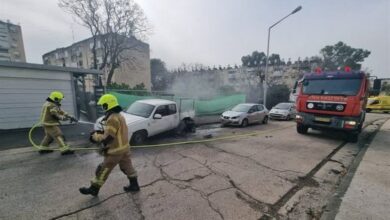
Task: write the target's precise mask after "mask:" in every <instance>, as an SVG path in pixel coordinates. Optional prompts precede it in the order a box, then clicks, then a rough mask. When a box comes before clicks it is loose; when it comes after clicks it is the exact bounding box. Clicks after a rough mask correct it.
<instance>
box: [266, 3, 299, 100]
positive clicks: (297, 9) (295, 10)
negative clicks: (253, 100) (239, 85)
mask: <svg viewBox="0 0 390 220" xmlns="http://www.w3.org/2000/svg"><path fill="white" fill-rule="evenodd" d="M301 9H302V6H298V7H297V8H296V9H294V11H292V12H291V13H290V14H288V15H286V16H285V17H283V18H282V19H280V20H279V21H277V22H276V23H275V24H273V25H271V26H270V27H269V28H268V42H267V59H266V63H265V73H264V81H263V104H264V106H265V105H266V104H267V74H268V60H269V40H270V36H271V29H272V28H273V27H275V26H276V25H277V24H279V23H280V22H282V21H283V20H284V19H286V18H287V17H288V16H290V15H292V14H295V13H297V12H298V11H300V10H301Z"/></svg>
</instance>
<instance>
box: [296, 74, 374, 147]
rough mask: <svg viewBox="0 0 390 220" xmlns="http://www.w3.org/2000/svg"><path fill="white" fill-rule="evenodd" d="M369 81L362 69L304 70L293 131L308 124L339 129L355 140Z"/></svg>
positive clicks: (303, 130)
mask: <svg viewBox="0 0 390 220" xmlns="http://www.w3.org/2000/svg"><path fill="white" fill-rule="evenodd" d="M368 88H369V81H368V77H367V75H366V74H365V73H364V72H361V71H352V70H351V69H350V68H348V67H346V68H345V70H344V71H335V72H322V71H321V70H320V69H317V70H316V72H314V73H308V74H305V75H304V77H303V79H302V80H301V81H300V85H299V88H298V89H299V92H298V96H297V99H296V106H297V112H298V114H297V116H296V122H297V132H298V133H300V134H306V133H307V131H308V129H309V128H312V129H320V130H321V129H331V130H341V131H343V132H345V133H346V135H347V136H346V137H347V139H348V141H351V142H356V141H357V140H358V135H359V133H360V132H361V130H362V126H363V122H364V119H365V106H366V103H367V98H368Z"/></svg>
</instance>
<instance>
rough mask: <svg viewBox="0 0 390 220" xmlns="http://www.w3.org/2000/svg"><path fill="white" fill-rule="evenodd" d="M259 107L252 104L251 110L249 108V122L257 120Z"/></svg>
mask: <svg viewBox="0 0 390 220" xmlns="http://www.w3.org/2000/svg"><path fill="white" fill-rule="evenodd" d="M257 113H258V111H257V107H256V105H254V106H252V107H251V108H250V109H249V110H248V117H247V118H248V122H249V123H254V122H256V121H257Z"/></svg>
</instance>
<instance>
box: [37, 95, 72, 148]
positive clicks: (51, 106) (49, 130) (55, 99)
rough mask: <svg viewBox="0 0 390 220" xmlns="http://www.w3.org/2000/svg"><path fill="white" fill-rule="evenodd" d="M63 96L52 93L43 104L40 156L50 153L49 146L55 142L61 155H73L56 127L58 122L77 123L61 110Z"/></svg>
mask: <svg viewBox="0 0 390 220" xmlns="http://www.w3.org/2000/svg"><path fill="white" fill-rule="evenodd" d="M63 99H64V94H63V93H62V92H60V91H53V92H51V93H50V96H49V97H48V98H47V99H46V102H45V104H43V107H42V112H41V124H42V126H43V129H44V130H45V137H44V138H43V140H42V142H41V147H40V150H39V153H40V154H44V153H51V152H53V150H52V149H50V148H49V144H50V143H51V142H53V140H55V141H56V142H57V144H58V145H59V147H60V151H61V155H67V154H73V153H74V151H73V150H72V149H70V147H69V146H68V145H67V144H66V143H65V140H64V136H63V134H62V132H61V129H60V128H59V127H58V126H59V125H60V121H67V120H69V121H70V122H77V119H75V118H74V117H72V116H70V115H69V114H68V113H66V112H64V111H62V110H61V101H62V100H63Z"/></svg>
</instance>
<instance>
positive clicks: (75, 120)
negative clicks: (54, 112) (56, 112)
mask: <svg viewBox="0 0 390 220" xmlns="http://www.w3.org/2000/svg"><path fill="white" fill-rule="evenodd" d="M69 121H70V123H77V122H78V121H79V120H77V119H76V118H75V117H72V116H69Z"/></svg>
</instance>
